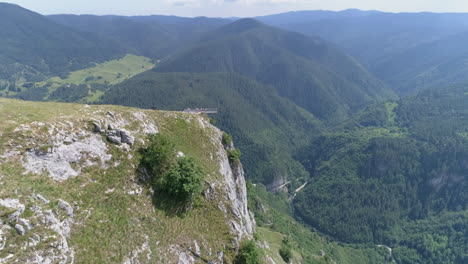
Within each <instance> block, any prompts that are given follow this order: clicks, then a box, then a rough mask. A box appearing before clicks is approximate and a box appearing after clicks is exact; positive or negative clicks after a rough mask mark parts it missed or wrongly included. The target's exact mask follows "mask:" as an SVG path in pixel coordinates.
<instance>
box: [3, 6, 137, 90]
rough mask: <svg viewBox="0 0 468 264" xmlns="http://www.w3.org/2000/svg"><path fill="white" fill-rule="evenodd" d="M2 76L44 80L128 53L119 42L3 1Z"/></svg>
mask: <svg viewBox="0 0 468 264" xmlns="http://www.w3.org/2000/svg"><path fill="white" fill-rule="evenodd" d="M0 24H1V27H0V79H3V80H8V81H11V82H15V81H18V80H24V79H26V80H36V81H37V80H41V79H43V78H44V77H46V76H51V75H52V76H53V75H65V74H67V73H68V72H70V71H72V70H75V69H79V68H85V67H87V66H90V65H93V63H95V62H102V61H105V60H109V59H112V58H114V57H117V56H121V55H123V54H125V53H126V52H127V51H128V49H127V48H126V47H125V46H124V45H122V44H121V43H119V42H115V41H112V40H110V39H107V38H105V37H100V36H96V35H92V34H84V33H80V32H77V31H74V30H71V29H70V28H68V27H65V26H62V25H59V24H56V23H54V22H53V21H50V20H49V19H47V18H46V17H44V16H42V15H39V14H37V13H34V12H32V11H29V10H26V9H23V8H21V7H19V6H17V5H12V4H6V3H0Z"/></svg>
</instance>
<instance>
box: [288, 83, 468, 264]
mask: <svg viewBox="0 0 468 264" xmlns="http://www.w3.org/2000/svg"><path fill="white" fill-rule="evenodd" d="M467 91H468V88H467V85H458V86H449V87H437V88H434V89H429V90H424V91H422V92H420V93H419V94H418V95H416V96H413V97H408V98H403V99H401V100H399V101H396V102H393V103H386V104H381V105H375V106H372V107H369V108H368V109H367V110H366V111H364V112H363V113H361V114H360V115H358V116H357V117H356V118H354V119H353V120H352V121H350V122H347V123H345V124H343V125H342V127H341V128H339V129H336V130H334V132H333V133H326V134H323V135H321V136H320V137H317V138H316V140H314V141H313V142H312V144H311V145H310V146H309V147H307V148H305V149H304V150H303V151H301V152H300V154H299V155H298V156H299V157H298V158H299V159H300V160H302V163H303V164H304V166H305V167H306V169H307V170H308V171H309V172H310V174H311V175H312V177H311V182H310V184H309V185H308V186H307V187H306V188H305V189H304V191H303V192H301V193H299V194H298V196H297V198H296V199H295V200H294V205H295V213H296V215H297V217H299V218H300V219H302V220H303V221H305V222H306V223H308V224H310V225H312V226H313V227H315V228H317V229H318V230H321V231H323V232H325V233H327V234H329V235H331V236H332V237H335V238H338V239H340V240H343V241H347V242H359V243H364V242H369V241H373V242H374V243H376V244H387V245H389V246H390V247H394V248H396V251H395V252H396V255H397V257H398V258H399V259H400V261H401V263H465V262H466V261H467V260H468V256H467V255H466V252H467V244H466V230H468V218H466V212H467V210H468V203H467V201H468V191H467V190H468V186H467V184H468V178H467V175H468V166H467V160H468V151H467V150H468V137H467V131H468V121H467V120H468V116H467V113H468V108H467V107H468V105H467V104H466V100H467V94H468V93H467ZM418 223H420V224H421V225H419V226H418ZM463 237H465V238H463Z"/></svg>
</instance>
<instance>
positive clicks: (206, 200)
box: [0, 99, 255, 263]
mask: <svg viewBox="0 0 468 264" xmlns="http://www.w3.org/2000/svg"><path fill="white" fill-rule="evenodd" d="M0 113H1V115H0V263H7V262H8V263H195V262H200V261H202V262H209V263H223V262H230V260H232V258H233V256H234V255H235V253H236V251H237V250H238V248H239V244H240V242H241V241H242V240H244V239H250V238H251V237H252V234H253V229H254V225H255V224H254V223H253V219H252V217H251V215H250V213H249V211H248V209H247V193H246V185H245V178H244V173H243V169H242V165H241V164H234V165H231V164H230V163H229V160H228V157H227V153H226V150H225V149H224V147H223V145H222V143H221V137H222V132H221V131H220V130H218V129H217V128H215V127H214V126H212V125H210V123H209V121H208V120H207V119H206V118H204V117H202V116H200V115H196V114H188V113H179V112H162V111H144V110H137V109H132V108H124V107H117V106H87V105H77V104H58V103H35V102H23V101H16V100H8V99H0ZM151 133H164V134H166V135H168V136H170V137H171V138H172V139H173V140H174V142H176V147H177V148H178V151H179V154H180V155H190V156H192V157H195V158H196V159H197V160H198V161H199V162H200V163H201V164H202V166H203V167H204V170H205V172H206V174H207V175H206V177H205V187H204V191H203V195H202V198H201V199H200V200H198V201H196V203H195V206H194V207H193V209H192V210H190V211H188V212H186V213H183V214H181V213H179V212H178V211H177V210H172V209H171V208H166V207H163V206H161V205H160V203H159V202H158V201H159V200H163V199H164V198H165V197H157V196H156V195H153V192H152V190H151V189H150V188H148V187H147V186H146V185H143V184H142V183H141V177H142V171H141V169H140V168H139V160H140V157H141V152H139V149H141V148H142V147H144V146H145V144H146V138H147V135H148V134H151Z"/></svg>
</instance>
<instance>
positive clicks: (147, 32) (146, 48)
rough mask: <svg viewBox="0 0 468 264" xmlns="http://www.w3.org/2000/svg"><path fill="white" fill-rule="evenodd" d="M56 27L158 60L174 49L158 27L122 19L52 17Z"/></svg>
mask: <svg viewBox="0 0 468 264" xmlns="http://www.w3.org/2000/svg"><path fill="white" fill-rule="evenodd" d="M48 17H49V18H50V19H52V20H54V21H55V22H57V23H60V24H63V25H65V26H68V27H70V28H74V29H76V30H79V31H81V32H93V33H96V34H100V35H104V36H108V37H111V38H113V39H115V40H117V41H119V42H121V43H124V44H125V45H126V46H128V47H130V48H132V49H133V50H134V51H135V52H139V53H140V54H141V55H145V56H148V57H153V58H161V57H163V56H165V55H166V54H167V53H169V52H170V51H171V50H172V49H173V48H172V46H171V44H172V43H174V42H175V41H176V38H175V36H173V35H172V34H171V33H170V32H168V31H167V30H166V29H165V28H163V27H162V26H159V25H157V24H144V23H140V22H137V21H133V20H131V19H129V18H126V17H121V16H92V15H53V16H48Z"/></svg>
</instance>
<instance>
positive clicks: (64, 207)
mask: <svg viewBox="0 0 468 264" xmlns="http://www.w3.org/2000/svg"><path fill="white" fill-rule="evenodd" d="M58 205H59V208H60V209H62V210H63V211H65V213H66V214H67V215H68V216H70V217H73V207H71V205H70V204H69V203H67V202H65V201H64V200H59V204H58Z"/></svg>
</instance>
